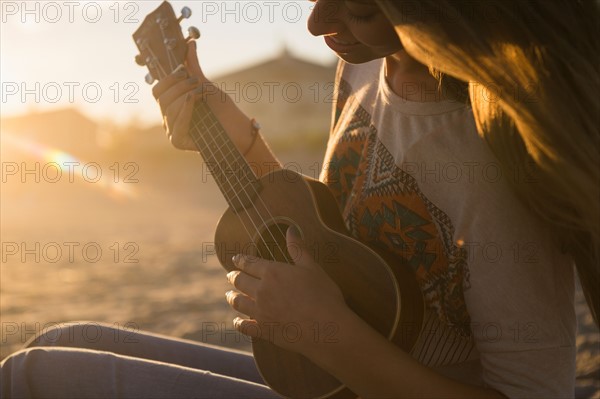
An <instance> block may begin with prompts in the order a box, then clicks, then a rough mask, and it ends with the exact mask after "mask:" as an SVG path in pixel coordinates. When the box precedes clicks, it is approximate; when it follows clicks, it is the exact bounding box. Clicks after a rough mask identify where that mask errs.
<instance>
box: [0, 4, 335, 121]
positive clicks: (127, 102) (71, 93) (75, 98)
mask: <svg viewBox="0 0 600 399" xmlns="http://www.w3.org/2000/svg"><path fill="white" fill-rule="evenodd" d="M159 4H160V1H114V0H106V1H27V2H22V1H4V0H2V1H0V5H1V19H2V24H1V28H0V29H1V32H0V36H1V43H0V49H1V56H0V60H1V61H0V62H1V64H0V80H1V83H2V90H1V94H2V98H1V112H2V116H11V115H18V114H22V113H25V112H28V111H31V110H46V109H51V108H57V107H65V106H69V105H72V106H76V107H78V108H79V109H81V110H82V111H84V112H85V113H86V114H88V115H90V116H92V117H95V118H100V119H114V120H116V121H118V122H119V123H127V122H128V121H131V120H139V121H140V122H142V123H143V124H154V123H157V122H158V121H159V120H160V115H159V112H158V108H157V106H156V104H155V103H154V100H153V98H152V96H151V92H150V87H149V86H148V85H147V84H146V83H144V76H145V74H146V69H145V68H142V67H139V66H138V65H136V64H135V62H134V61H133V59H134V56H135V55H136V54H137V49H136V48H135V45H134V43H133V40H132V39H131V34H132V33H133V32H134V31H135V30H136V29H137V27H138V26H139V25H140V24H141V22H142V20H143V19H144V17H145V16H146V15H147V14H148V13H149V12H151V11H152V10H153V9H154V8H156V7H157V6H158V5H159ZM172 4H173V7H174V8H175V10H176V13H177V14H179V10H181V8H182V7H183V6H185V5H187V6H189V7H190V8H191V9H192V11H193V13H194V14H193V15H192V17H191V19H190V20H186V21H184V22H183V23H182V26H183V27H184V30H186V31H187V27H188V26H190V25H194V26H197V27H198V28H199V29H200V30H201V32H202V38H201V39H200V41H199V46H198V47H199V54H200V60H201V64H202V65H203V68H204V70H205V72H206V74H207V75H208V76H209V77H216V76H218V75H221V74H224V73H226V72H231V71H234V70H237V69H240V68H243V67H244V66H247V65H251V64H255V63H258V62H260V61H261V60H265V59H268V58H271V57H275V56H277V54H278V53H279V52H281V51H282V49H283V48H284V47H287V48H288V49H289V50H290V51H291V52H292V53H293V54H294V55H296V56H298V57H300V58H304V59H308V60H311V61H314V62H317V63H331V62H332V61H333V60H334V56H333V55H332V53H331V50H329V49H328V48H327V47H326V46H325V44H324V43H323V40H322V39H321V38H314V37H312V36H311V35H310V34H309V33H308V32H307V30H306V21H307V18H308V15H309V13H310V8H311V6H312V4H311V3H310V2H309V1H307V0H297V1H288V0H282V1H248V0H240V1H231V0H229V1H209V0H206V1H198V0H190V1H185V2H184V1H173V2H172Z"/></svg>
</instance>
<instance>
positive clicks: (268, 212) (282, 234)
mask: <svg viewBox="0 0 600 399" xmlns="http://www.w3.org/2000/svg"><path fill="white" fill-rule="evenodd" d="M207 107H208V106H207ZM209 117H210V118H211V119H212V120H213V121H212V123H213V126H215V125H218V126H220V123H219V121H218V120H217V119H216V118H215V116H214V114H213V113H210V114H209ZM211 138H212V139H213V142H214V143H215V144H216V145H218V143H217V142H216V140H215V138H214V136H211ZM224 144H225V142H224V143H223V145H224ZM223 145H220V146H218V149H219V150H220V151H221V154H222V155H223V157H224V158H226V159H227V157H228V156H229V155H233V156H234V157H235V156H236V155H237V156H238V158H240V160H239V161H238V164H241V165H243V164H247V163H246V160H245V159H244V158H243V157H241V154H239V152H238V151H236V149H235V148H234V147H233V146H231V147H230V149H229V153H228V154H227V156H225V154H224V153H223V151H222V148H223ZM234 161H235V160H234ZM228 166H229V165H228ZM253 177H256V176H254V175H253ZM249 183H250V184H246V185H243V186H242V190H243V191H244V194H246V197H247V198H248V199H250V200H251V203H252V204H253V208H254V210H255V211H256V213H257V215H258V216H259V220H260V222H261V223H262V225H265V226H266V221H265V220H264V218H263V215H262V212H260V211H259V209H258V207H257V206H256V204H255V202H254V201H252V198H256V199H258V201H259V202H260V204H261V205H262V207H263V209H264V210H265V211H266V213H267V217H268V218H269V219H270V220H274V219H275V218H274V216H273V215H272V214H271V212H270V211H269V207H268V206H267V205H266V204H265V203H264V201H263V199H262V197H260V196H259V195H258V191H256V188H255V189H254V193H251V194H254V197H252V196H251V195H249V194H248V192H247V191H246V188H245V187H246V186H248V185H250V186H252V184H251V182H249ZM248 216H250V215H248ZM275 227H276V228H277V230H278V231H279V234H281V236H282V237H285V233H284V232H283V231H282V230H281V227H279V225H278V224H275ZM267 231H268V232H269V235H270V236H271V239H272V240H273V245H274V246H275V247H276V248H277V249H278V250H279V252H280V253H281V256H282V257H283V259H284V260H285V262H287V263H290V264H291V260H290V259H288V257H287V255H286V253H285V251H284V250H283V249H282V248H281V247H280V246H279V245H277V240H276V239H275V237H274V236H273V233H272V232H271V231H270V230H267ZM270 255H271V256H273V254H272V253H271V254H270ZM273 260H275V257H274V256H273Z"/></svg>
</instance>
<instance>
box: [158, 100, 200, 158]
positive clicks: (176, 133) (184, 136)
mask: <svg viewBox="0 0 600 399" xmlns="http://www.w3.org/2000/svg"><path fill="white" fill-rule="evenodd" d="M182 101H183V102H182ZM194 102H195V96H194V95H193V94H191V93H190V94H189V95H187V96H186V97H184V98H183V100H182V99H179V100H177V101H175V102H173V103H172V104H171V105H170V106H169V108H167V111H166V115H168V116H167V117H166V118H165V120H166V123H167V133H168V137H169V140H170V141H171V144H173V146H175V148H179V149H184V150H196V149H197V148H196V145H195V143H194V141H193V139H192V137H191V136H190V135H189V134H188V129H189V126H190V121H191V120H192V113H193V112H194ZM173 121H174V122H173Z"/></svg>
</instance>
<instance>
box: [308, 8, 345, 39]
mask: <svg viewBox="0 0 600 399" xmlns="http://www.w3.org/2000/svg"><path fill="white" fill-rule="evenodd" d="M341 7H342V3H341V2H340V1H339V0H317V1H316V2H315V5H314V7H313V10H312V13H311V14H310V16H309V17H308V31H309V32H310V33H311V34H312V35H313V36H323V35H329V34H332V33H339V32H340V31H341V30H342V29H343V28H344V24H343V22H342V19H341V18H340V15H341V14H340V12H341V10H340V8H341Z"/></svg>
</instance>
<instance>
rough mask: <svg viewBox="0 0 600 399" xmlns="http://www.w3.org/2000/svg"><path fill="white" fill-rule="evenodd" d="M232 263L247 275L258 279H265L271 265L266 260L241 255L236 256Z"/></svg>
mask: <svg viewBox="0 0 600 399" xmlns="http://www.w3.org/2000/svg"><path fill="white" fill-rule="evenodd" d="M232 261H233V264H234V265H235V266H236V267H237V268H238V269H240V270H243V271H244V272H245V273H247V274H249V275H251V276H253V277H256V278H261V277H263V276H264V275H265V273H266V272H267V270H268V269H269V264H270V263H271V262H269V261H267V260H264V259H260V258H256V257H252V256H247V255H239V254H238V255H235V256H234V257H233V258H232Z"/></svg>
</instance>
